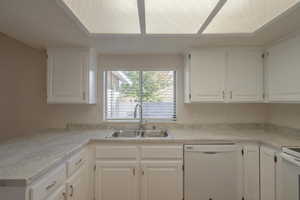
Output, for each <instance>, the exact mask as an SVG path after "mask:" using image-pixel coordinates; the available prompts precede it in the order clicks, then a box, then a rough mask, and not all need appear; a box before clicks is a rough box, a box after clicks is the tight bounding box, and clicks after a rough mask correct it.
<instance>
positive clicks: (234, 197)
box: [184, 144, 243, 200]
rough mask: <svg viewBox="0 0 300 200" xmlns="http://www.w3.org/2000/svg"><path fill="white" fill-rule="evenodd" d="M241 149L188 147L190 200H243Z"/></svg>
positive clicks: (186, 180) (187, 194)
mask: <svg viewBox="0 0 300 200" xmlns="http://www.w3.org/2000/svg"><path fill="white" fill-rule="evenodd" d="M241 150H242V148H241V146H239V145H235V144H228V145H223V144H222V145H185V153H184V165H185V172H184V173H185V174H184V183H185V184H184V191H185V199H186V200H241V199H242V196H243V195H242V194H243V184H242V183H243V178H242V177H243V176H242V174H243V167H242V166H243V157H242V154H241Z"/></svg>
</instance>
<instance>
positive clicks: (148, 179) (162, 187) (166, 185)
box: [142, 161, 183, 200]
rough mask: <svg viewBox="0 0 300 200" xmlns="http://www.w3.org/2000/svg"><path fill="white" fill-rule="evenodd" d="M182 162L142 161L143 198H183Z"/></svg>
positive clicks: (157, 199)
mask: <svg viewBox="0 0 300 200" xmlns="http://www.w3.org/2000/svg"><path fill="white" fill-rule="evenodd" d="M182 176H183V174H182V162H181V161H169V162H167V161H145V162H142V200H181V199H182V197H183V196H182V195H183V192H182V181H183V179H182Z"/></svg>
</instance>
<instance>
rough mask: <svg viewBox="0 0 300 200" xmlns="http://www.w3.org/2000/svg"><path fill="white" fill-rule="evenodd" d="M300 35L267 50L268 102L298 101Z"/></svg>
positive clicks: (299, 100)
mask: <svg viewBox="0 0 300 200" xmlns="http://www.w3.org/2000/svg"><path fill="white" fill-rule="evenodd" d="M299 52H300V37H297V38H293V39H290V40H287V41H285V42H282V43H279V44H277V45H275V46H273V47H271V48H270V49H268V51H267V54H266V55H267V56H266V71H267V96H268V100H269V101H270V102H300V79H299V77H300V67H299V63H300V56H299Z"/></svg>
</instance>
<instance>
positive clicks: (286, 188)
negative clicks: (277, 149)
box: [279, 147, 300, 200]
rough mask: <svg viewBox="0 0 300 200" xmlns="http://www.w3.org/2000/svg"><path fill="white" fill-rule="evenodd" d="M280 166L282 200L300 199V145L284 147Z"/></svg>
mask: <svg viewBox="0 0 300 200" xmlns="http://www.w3.org/2000/svg"><path fill="white" fill-rule="evenodd" d="M280 157H281V159H282V160H281V162H282V164H281V168H280V178H279V185H280V194H279V195H280V198H279V199H280V200H300V147H287V148H283V151H282V153H280Z"/></svg>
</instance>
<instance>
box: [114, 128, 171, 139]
mask: <svg viewBox="0 0 300 200" xmlns="http://www.w3.org/2000/svg"><path fill="white" fill-rule="evenodd" d="M168 136H169V134H168V131H167V130H160V129H157V130H156V129H155V130H153V129H151V130H117V131H114V132H113V133H112V135H111V137H112V138H137V137H144V138H165V137H168Z"/></svg>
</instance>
